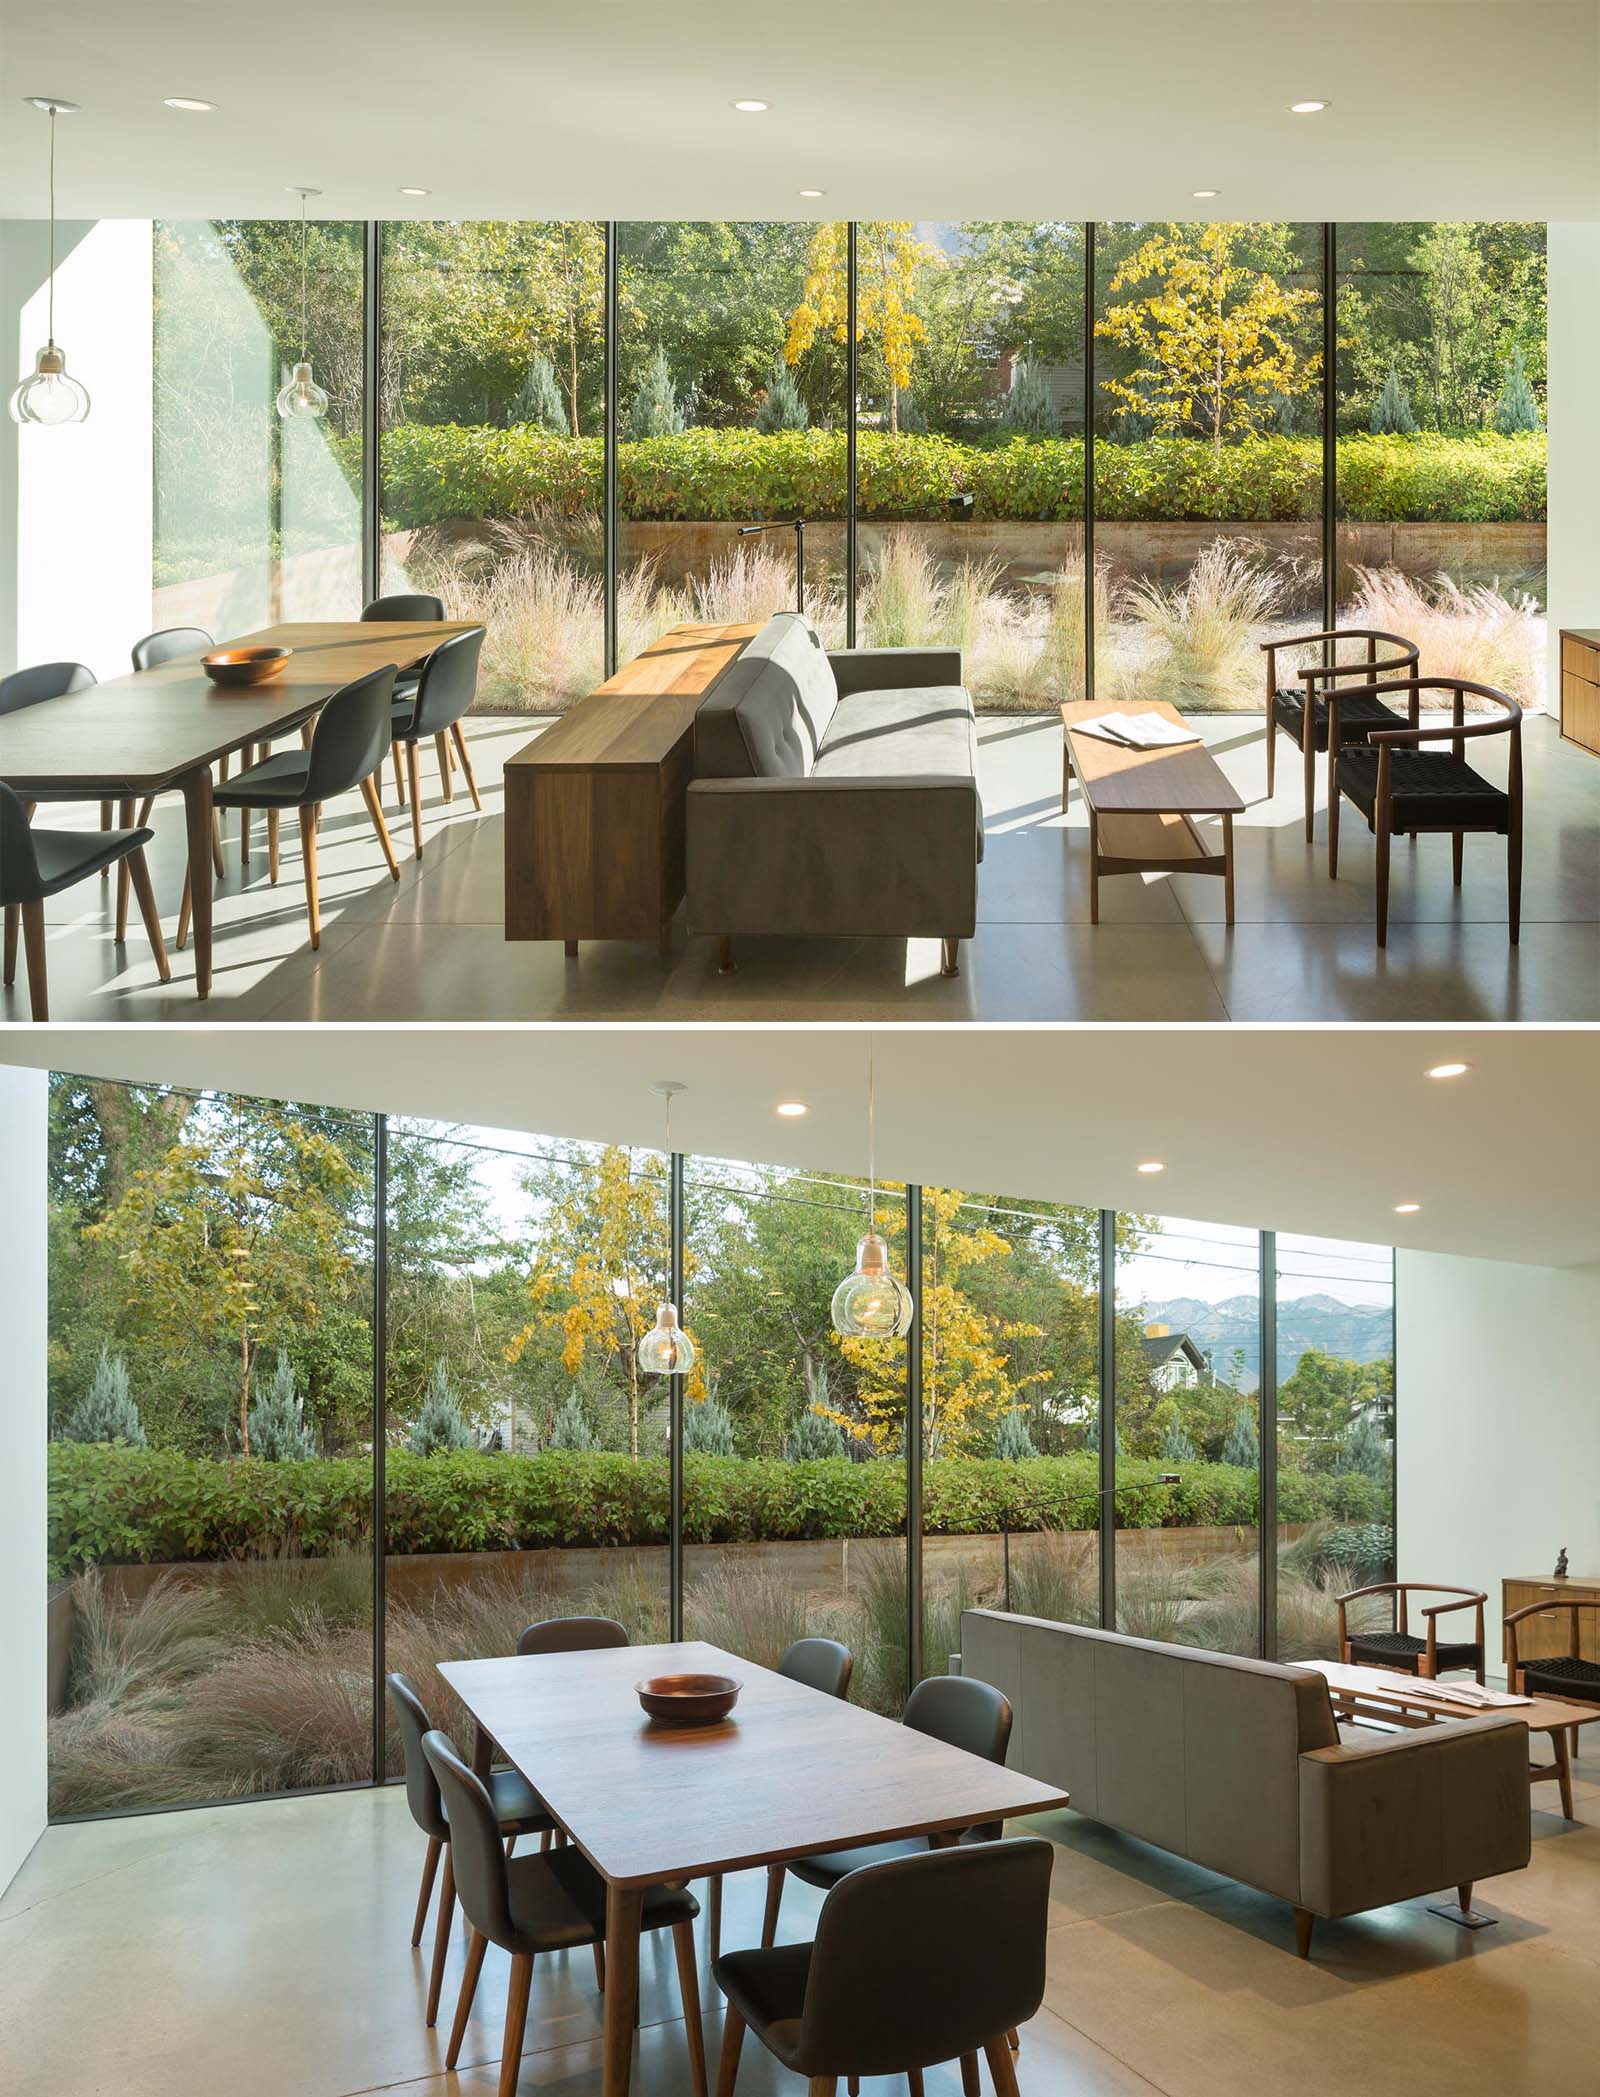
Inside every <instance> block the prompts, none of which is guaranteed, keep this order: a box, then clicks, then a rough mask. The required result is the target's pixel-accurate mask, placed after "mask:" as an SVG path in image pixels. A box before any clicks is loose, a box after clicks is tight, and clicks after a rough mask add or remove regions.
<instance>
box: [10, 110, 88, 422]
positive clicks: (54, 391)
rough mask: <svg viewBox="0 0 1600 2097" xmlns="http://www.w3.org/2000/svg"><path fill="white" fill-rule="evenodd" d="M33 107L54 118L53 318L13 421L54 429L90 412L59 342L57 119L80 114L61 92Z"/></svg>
mask: <svg viewBox="0 0 1600 2097" xmlns="http://www.w3.org/2000/svg"><path fill="white" fill-rule="evenodd" d="M26 99H27V101H28V104H29V106H30V107H31V108H34V109H42V110H43V111H44V113H45V115H46V116H47V117H49V119H50V276H49V281H48V288H47V292H46V301H47V306H48V310H49V319H48V322H47V323H46V330H45V335H46V339H45V345H44V348H43V349H42V350H40V352H39V354H38V356H37V357H36V358H35V359H34V367H33V370H32V371H31V372H29V374H28V376H27V377H26V378H25V379H24V380H23V381H22V383H21V385H20V386H18V387H17V389H16V391H15V392H14V393H13V394H12V396H11V419H12V421H13V422H37V423H43V424H45V425H47V426H49V427H51V428H58V427H59V426H60V425H61V424H62V423H67V422H82V421H84V420H85V418H86V417H87V415H88V413H89V393H88V389H87V388H86V387H85V386H82V385H80V384H79V382H78V381H77V380H76V379H75V378H73V376H72V375H71V373H70V372H69V371H68V370H67V353H66V351H65V350H64V349H61V348H60V347H59V346H58V344H57V342H56V118H57V117H58V116H76V115H77V113H78V105H77V103H76V102H63V101H62V100H61V99H60V97H59V96H58V95H29V96H28V97H27V98H26Z"/></svg>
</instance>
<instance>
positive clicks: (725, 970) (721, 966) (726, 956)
mask: <svg viewBox="0 0 1600 2097" xmlns="http://www.w3.org/2000/svg"><path fill="white" fill-rule="evenodd" d="M738 966H739V964H738V962H737V961H735V960H734V958H733V941H732V940H731V939H719V940H718V941H717V974H718V975H719V976H731V975H732V974H733V973H734V971H735V970H736V969H737V968H738Z"/></svg>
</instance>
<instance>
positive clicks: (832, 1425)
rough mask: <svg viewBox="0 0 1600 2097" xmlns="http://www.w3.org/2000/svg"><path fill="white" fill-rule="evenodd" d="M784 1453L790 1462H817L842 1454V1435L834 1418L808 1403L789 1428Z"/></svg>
mask: <svg viewBox="0 0 1600 2097" xmlns="http://www.w3.org/2000/svg"><path fill="white" fill-rule="evenodd" d="M783 1453H784V1455H785V1456H786V1457H787V1458H788V1459H789V1461H790V1463H792V1464H805V1463H818V1462H821V1461H823V1460H825V1459H826V1458H828V1457H835V1456H842V1455H843V1454H844V1435H843V1432H842V1431H841V1429H840V1427H839V1424H838V1422H837V1421H835V1420H830V1419H828V1418H827V1417H826V1416H825V1415H824V1414H822V1413H819V1412H818V1411H817V1410H816V1409H815V1407H814V1406H810V1405H808V1406H807V1407H806V1409H805V1411H804V1412H803V1413H802V1414H801V1415H800V1417H799V1419H798V1420H796V1421H795V1423H794V1425H793V1427H791V1428H790V1430H789V1438H788V1440H787V1441H786V1442H785V1443H784V1447H783Z"/></svg>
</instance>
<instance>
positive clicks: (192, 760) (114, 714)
mask: <svg viewBox="0 0 1600 2097" xmlns="http://www.w3.org/2000/svg"><path fill="white" fill-rule="evenodd" d="M470 631H471V622H469V621H450V620H443V621H440V620H436V619H435V620H425V619H407V620H376V619H375V620H359V619H331V620H317V621H290V622H288V623H286V624H283V625H278V626H265V627H263V628H261V630H260V631H259V632H257V633H247V634H240V635H239V636H238V638H237V639H233V640H228V641H219V642H218V643H217V646H218V647H219V648H221V647H227V648H259V647H267V646H276V647H283V648H288V649H290V650H292V651H293V652H292V653H291V655H290V657H289V660H288V662H287V663H286V664H285V665H284V667H283V669H282V670H281V671H280V672H279V673H278V675H277V676H276V677H274V678H272V679H271V680H270V682H268V683H266V684H261V685H250V686H244V687H238V688H228V687H223V686H219V685H214V684H213V683H212V682H211V680H210V678H209V677H207V676H206V674H205V672H204V670H202V669H201V667H200V657H199V654H198V653H196V654H194V655H184V656H176V657H174V658H173V660H172V661H171V662H167V663H163V664H162V665H161V666H160V667H159V668H158V669H155V670H135V671H130V672H129V673H128V675H127V676H126V677H110V678H107V679H106V680H105V682H104V683H102V684H92V685H89V686H87V687H86V688H85V689H84V690H83V691H81V692H70V693H67V694H66V695H65V696H63V697H62V698H59V699H52V700H49V701H48V702H47V703H46V704H44V705H41V706H29V707H24V708H22V709H21V710H20V711H19V712H17V713H12V714H5V715H0V779H3V780H4V781H5V783H6V784H7V785H8V786H9V787H12V788H13V789H14V790H15V791H16V793H17V794H19V795H20V796H21V798H22V799H23V800H24V801H27V800H30V799H37V798H43V797H46V796H48V797H49V798H51V799H54V800H62V799H71V800H76V799H78V798H79V797H80V795H81V797H82V798H83V799H84V800H85V801H139V800H142V799H143V798H144V796H145V795H146V794H159V793H165V792H167V791H168V790H169V789H175V790H176V791H178V792H180V793H181V794H182V795H183V804H184V821H185V825H186V828H187V832H188V844H189V887H190V893H191V896H192V899H193V910H194V973H195V989H196V990H197V992H198V993H199V995H200V996H201V997H208V996H209V995H210V992H211V880H212V874H211V767H212V766H213V765H214V764H216V763H217V762H218V761H219V760H220V759H222V758H224V757H230V756H232V755H233V753H234V752H235V751H239V750H247V749H249V748H251V747H252V746H253V745H255V744H257V743H270V742H273V741H274V740H276V739H277V738H278V737H281V736H285V735H290V734H293V733H294V732H295V731H296V730H298V729H299V728H300V727H301V726H302V725H303V724H304V723H306V722H307V721H310V720H311V719H313V718H314V716H315V715H316V714H317V713H318V712H319V711H320V710H321V708H322V706H323V705H324V704H325V702H326V701H327V700H328V699H329V698H330V697H331V696H332V694H333V693H335V692H336V691H338V690H339V688H340V686H341V685H346V684H349V683H351V682H352V681H353V680H354V679H355V678H358V677H365V676H366V675H367V673H368V672H369V671H372V670H381V669H382V668H383V667H384V666H385V665H386V664H388V663H393V664H394V665H395V667H396V668H397V669H400V670H405V669H409V668H411V667H412V666H414V665H415V664H416V663H418V662H420V661H421V659H422V658H423V657H424V656H426V655H428V654H430V653H431V652H432V651H433V650H434V649H435V648H437V647H438V646H439V644H440V642H441V641H447V640H449V639H450V637H451V636H452V635H453V634H458V633H468V632H470ZM125 819H126V821H128V822H130V823H131V821H132V815H131V812H130V813H127V815H126V818H125Z"/></svg>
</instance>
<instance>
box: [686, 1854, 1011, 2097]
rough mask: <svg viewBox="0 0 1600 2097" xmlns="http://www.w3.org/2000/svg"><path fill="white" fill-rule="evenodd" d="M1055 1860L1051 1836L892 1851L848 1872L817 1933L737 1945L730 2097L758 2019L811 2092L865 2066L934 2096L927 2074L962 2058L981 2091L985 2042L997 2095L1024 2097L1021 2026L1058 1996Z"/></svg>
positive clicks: (728, 1990) (722, 1970) (729, 1990)
mask: <svg viewBox="0 0 1600 2097" xmlns="http://www.w3.org/2000/svg"><path fill="white" fill-rule="evenodd" d="M1051 1862H1052V1852H1051V1847H1050V1844H1049V1843H1048V1842H1045V1841H1043V1840H1041V1838H1040V1837H1039V1836H1037V1835H1022V1836H1016V1837H1013V1838H1012V1839H1011V1840H1009V1841H1005V1842H991V1843H985V1844H984V1845H983V1846H982V1847H981V1848H976V1849H959V1848H957V1849H942V1850H922V1851H920V1852H918V1853H916V1854H914V1855H909V1856H903V1857H886V1858H884V1859H883V1860H882V1861H881V1862H879V1863H876V1864H869V1865H866V1866H864V1867H863V1868H862V1869H861V1870H859V1871H852V1872H851V1873H850V1874H849V1875H848V1876H847V1877H846V1878H843V1879H841V1880H840V1881H839V1883H838V1884H837V1885H836V1886H835V1887H834V1888H833V1890H832V1891H831V1892H830V1893H829V1895H828V1897H827V1899H826V1900H825V1901H824V1902H823V1904H822V1913H821V1914H820V1915H819V1916H818V1918H817V1934H816V1938H815V1940H814V1941H813V1942H812V1943H810V1944H784V1945H781V1946H779V1947H778V1948H776V1949H767V1950H762V1951H730V1952H727V1953H725V1954H724V1956H723V1957H721V1958H720V1959H718V1960H717V1961H716V1962H715V1964H714V1965H713V1967H712V1972H713V1974H714V1975H715V1977H716V1981H717V1985H718V1986H719V1987H720V1988H721V1990H722V1992H723V1994H724V1996H725V1997H726V1998H727V2011H726V2014H725V2016H724V2018H723V2025H722V2055H721V2059H720V2061H719V2063H718V2067H717V2097H733V2092H734V2085H735V2082H736V2079H737V2077H738V2073H739V2053H740V2049H741V2047H742V2045H743V2043H744V2034H745V2031H746V2029H747V2028H748V2029H749V2030H751V2031H753V2032H754V2033H755V2035H756V2037H757V2038H758V2039H759V2040H760V2041H761V2043H762V2044H763V2045H764V2046H765V2047H766V2048H767V2050H768V2051H769V2052H770V2053H772V2054H774V2055H775V2056H776V2058H777V2059H778V2060H779V2061H781V2062H782V2064H783V2065H784V2067H786V2068H788V2069H790V2070H792V2071H793V2072H794V2073H795V2074H797V2075H804V2076H806V2077H807V2078H808V2080H809V2092H808V2097H834V2092H835V2089H836V2087H837V2084H838V2082H839V2079H840V2078H841V2077H848V2078H849V2079H850V2080H851V2082H852V2084H853V2083H854V2082H855V2081H856V2080H857V2079H858V2078H860V2077H861V2076H864V2075H904V2076H905V2077H906V2078H907V2080H908V2082H909V2083H910V2086H911V2090H912V2093H913V2097H920V2092H921V2089H922V2074H923V2070H924V2069H926V2068H932V2067H935V2066H937V2065H938V2064H939V2063H940V2062H942V2061H950V2060H959V2061H960V2063H961V2080H962V2087H963V2090H964V2092H965V2093H966V2097H976V2092H977V2089H978V2061H977V2056H978V2054H979V2053H980V2052H981V2053H982V2054H983V2055H984V2056H985V2058H986V2059H987V2060H988V2063H989V2072H990V2074H991V2075H992V2076H993V2078H994V2086H995V2092H996V2097H1017V2074H1016V2069H1015V2067H1014V2066H1013V2064H1012V2059H1011V2048H1010V2046H1009V2044H1008V2043H1007V2033H1008V2032H1010V2031H1012V2030H1014V2029H1015V2027H1016V2026H1018V2025H1019V2024H1025V2023H1026V2022H1027V2021H1028V2019H1029V2018H1030V2017H1031V2016H1033V2015H1034V2013H1035V2012H1036V2011H1037V2009H1038V2007H1039V2005H1040V2003H1041V2002H1042V2001H1043V2000H1044V1984H1045V1947H1046V1941H1047V1936H1048V1930H1049V1920H1050V1867H1051Z"/></svg>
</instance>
